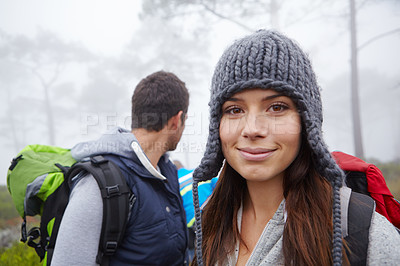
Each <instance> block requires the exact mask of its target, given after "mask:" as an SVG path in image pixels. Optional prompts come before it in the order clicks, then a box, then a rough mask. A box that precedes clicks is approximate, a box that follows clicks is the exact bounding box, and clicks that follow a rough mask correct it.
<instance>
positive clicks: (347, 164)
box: [332, 151, 400, 228]
mask: <svg viewBox="0 0 400 266" xmlns="http://www.w3.org/2000/svg"><path fill="white" fill-rule="evenodd" d="M332 155H333V158H334V159H335V160H336V162H337V164H338V165H339V166H340V168H341V169H342V170H343V171H345V172H346V174H347V178H346V184H347V186H348V187H350V188H351V189H352V190H353V191H355V192H358V193H361V194H365V195H368V196H370V197H371V198H373V199H374V201H375V204H376V211H377V212H378V213H380V214H381V215H383V216H385V217H386V218H387V219H388V220H389V221H390V222H391V223H392V224H393V225H394V226H396V227H397V228H400V202H399V201H397V200H396V199H395V198H394V197H393V195H392V193H391V192H390V191H389V188H388V187H387V185H386V182H385V178H384V177H383V175H382V172H381V171H380V170H379V169H378V167H376V166H375V165H373V164H369V163H366V162H364V161H363V160H361V159H359V158H357V157H354V156H351V155H349V154H346V153H343V152H338V151H335V152H332Z"/></svg>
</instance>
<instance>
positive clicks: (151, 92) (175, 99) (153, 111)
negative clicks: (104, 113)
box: [132, 71, 189, 131]
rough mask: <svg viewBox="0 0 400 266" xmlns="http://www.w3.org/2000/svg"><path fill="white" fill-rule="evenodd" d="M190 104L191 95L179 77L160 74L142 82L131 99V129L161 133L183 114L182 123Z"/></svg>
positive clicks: (157, 73) (161, 72)
mask: <svg viewBox="0 0 400 266" xmlns="http://www.w3.org/2000/svg"><path fill="white" fill-rule="evenodd" d="M188 105H189V92H188V90H187V88H186V86H185V83H184V82H182V81H181V80H180V79H179V78H178V77H177V76H176V75H174V74H173V73H170V72H165V71H158V72H155V73H153V74H151V75H149V76H147V77H146V78H144V79H142V80H141V81H140V82H139V84H138V85H137V86H136V89H135V91H134V93H133V96H132V129H137V128H143V129H146V130H147V131H160V130H161V129H163V128H164V127H165V125H166V124H167V122H168V120H170V119H171V118H172V117H173V116H175V115H177V114H178V113H179V111H182V112H183V115H182V116H181V119H182V123H184V119H185V117H186V113H187V110H188Z"/></svg>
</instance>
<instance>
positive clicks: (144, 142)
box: [132, 128, 167, 169]
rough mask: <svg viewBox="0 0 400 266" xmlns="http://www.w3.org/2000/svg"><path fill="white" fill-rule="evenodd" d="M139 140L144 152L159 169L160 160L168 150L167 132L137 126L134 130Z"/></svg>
mask: <svg viewBox="0 0 400 266" xmlns="http://www.w3.org/2000/svg"><path fill="white" fill-rule="evenodd" d="M132 133H133V134H134V135H135V137H136V139H137V140H138V142H139V144H140V147H141V148H142V150H143V152H144V153H145V154H146V156H147V158H149V160H150V163H151V164H152V165H153V166H154V168H156V169H157V164H158V161H159V160H160V158H161V156H162V155H163V154H164V153H165V152H166V151H167V145H166V139H165V134H163V133H162V130H161V131H159V132H156V131H148V130H146V129H144V128H135V129H133V130H132Z"/></svg>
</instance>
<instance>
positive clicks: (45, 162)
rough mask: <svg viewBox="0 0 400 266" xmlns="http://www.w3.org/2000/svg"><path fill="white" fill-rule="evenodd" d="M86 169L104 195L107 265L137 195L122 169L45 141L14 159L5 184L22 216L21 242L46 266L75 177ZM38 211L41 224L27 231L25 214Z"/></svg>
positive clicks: (103, 258) (102, 255)
mask: <svg viewBox="0 0 400 266" xmlns="http://www.w3.org/2000/svg"><path fill="white" fill-rule="evenodd" d="M82 172H87V173H90V174H92V176H93V177H94V178H95V179H96V181H97V183H98V185H99V188H100V191H101V194H102V198H103V224H102V230H101V236H100V245H99V251H98V255H97V260H96V262H97V263H99V264H101V265H108V261H109V258H110V256H112V255H113V254H114V253H115V251H116V249H117V247H118V244H119V243H120V241H121V239H122V237H123V233H124V229H125V226H126V222H127V220H128V217H129V212H130V209H131V208H132V206H133V203H134V201H135V199H136V198H135V196H134V195H133V194H132V193H131V192H130V189H129V187H128V186H127V184H126V181H125V178H124V176H123V175H122V173H121V171H120V169H119V167H118V166H117V165H115V164H114V163H113V162H111V161H110V160H108V159H106V158H105V157H103V156H101V155H97V156H94V157H91V158H90V160H87V161H83V162H76V161H75V159H74V158H73V157H72V156H71V152H70V150H69V149H64V148H60V147H54V146H46V145H28V146H26V147H25V148H24V149H23V150H22V151H21V152H20V153H19V154H18V155H17V157H15V158H14V159H13V160H12V162H11V166H10V168H9V170H8V173H7V187H8V191H9V192H10V194H11V196H12V199H13V201H14V204H15V207H16V209H17V211H18V213H19V214H20V216H21V217H22V218H23V222H22V226H21V241H22V242H24V243H25V242H28V243H27V244H28V245H29V246H31V247H33V248H35V250H36V253H37V254H38V255H39V257H40V260H41V261H42V260H44V265H50V262H51V257H52V255H53V251H54V246H55V242H56V237H57V233H58V229H59V226H60V223H61V219H62V217H63V214H64V210H65V208H66V206H67V204H68V200H69V193H70V190H71V185H72V178H73V177H75V176H77V175H78V174H80V173H82ZM105 173H106V174H105ZM35 215H40V216H41V220H40V227H33V228H32V229H30V231H29V232H27V229H26V228H27V225H26V216H35ZM111 217H113V218H112V219H111Z"/></svg>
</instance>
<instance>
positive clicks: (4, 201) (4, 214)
mask: <svg viewBox="0 0 400 266" xmlns="http://www.w3.org/2000/svg"><path fill="white" fill-rule="evenodd" d="M16 217H19V215H18V213H17V210H16V209H15V205H14V202H13V201H12V198H11V195H10V193H9V192H8V190H7V187H6V186H3V185H2V186H0V229H1V228H2V224H4V221H5V220H9V219H12V218H16Z"/></svg>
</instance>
